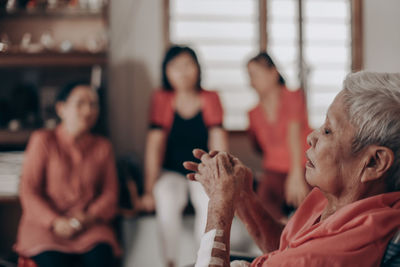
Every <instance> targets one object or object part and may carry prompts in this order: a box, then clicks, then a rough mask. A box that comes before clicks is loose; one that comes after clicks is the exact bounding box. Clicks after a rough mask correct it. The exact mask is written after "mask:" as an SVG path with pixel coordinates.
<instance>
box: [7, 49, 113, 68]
mask: <svg viewBox="0 0 400 267" xmlns="http://www.w3.org/2000/svg"><path fill="white" fill-rule="evenodd" d="M106 62H107V54H106V53H84V52H71V53H56V52H45V53H1V54H0V68H1V67H46V66H51V67H52V66H59V67H67V66H93V65H105V64H106Z"/></svg>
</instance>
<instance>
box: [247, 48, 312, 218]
mask: <svg viewBox="0 0 400 267" xmlns="http://www.w3.org/2000/svg"><path fill="white" fill-rule="evenodd" d="M247 67H248V72H249V76H250V82H251V86H252V87H253V88H254V89H255V90H256V92H257V94H258V96H259V103H258V104H257V106H256V107H254V108H253V109H252V110H250V112H249V130H248V131H249V134H250V136H251V138H252V141H253V142H254V143H255V145H256V147H257V148H258V150H260V151H261V152H262V154H263V169H264V175H263V177H262V179H261V180H260V182H259V184H258V186H257V194H258V195H259V197H260V198H261V200H262V201H263V204H264V205H265V207H266V208H267V209H268V210H269V211H270V213H271V215H272V216H274V217H275V218H276V219H280V218H282V217H283V216H285V215H286V213H287V212H288V209H287V208H288V205H292V206H296V207H297V206H298V205H299V204H300V203H301V201H303V199H304V198H305V196H306V195H307V194H308V192H309V187H308V185H307V184H306V183H305V182H304V172H305V162H306V158H305V151H306V150H307V148H308V145H307V142H306V138H307V135H308V134H309V133H310V132H311V130H310V128H309V126H308V119H307V108H306V103H305V99H304V95H303V91H302V90H301V89H299V90H297V91H289V90H288V89H287V87H286V86H285V80H284V79H283V77H282V76H281V74H280V73H279V72H278V70H277V69H276V67H275V64H274V62H273V61H272V59H271V58H270V56H269V55H268V54H267V53H265V52H262V53H260V54H258V55H257V56H255V57H253V58H252V59H250V60H249V63H248V65H247ZM285 211H286V212H285Z"/></svg>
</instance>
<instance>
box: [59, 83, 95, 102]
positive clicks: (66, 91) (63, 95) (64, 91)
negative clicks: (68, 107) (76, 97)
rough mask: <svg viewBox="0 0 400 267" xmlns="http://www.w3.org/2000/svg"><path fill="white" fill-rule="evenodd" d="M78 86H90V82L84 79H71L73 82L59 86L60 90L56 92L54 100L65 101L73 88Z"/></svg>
mask: <svg viewBox="0 0 400 267" xmlns="http://www.w3.org/2000/svg"><path fill="white" fill-rule="evenodd" d="M78 86H89V87H90V83H89V82H87V81H86V80H80V81H73V82H69V83H67V84H66V85H65V86H64V87H63V88H61V90H60V92H58V95H57V97H56V102H65V101H67V99H68V97H69V96H70V94H71V92H72V91H73V90H74V88H76V87H78Z"/></svg>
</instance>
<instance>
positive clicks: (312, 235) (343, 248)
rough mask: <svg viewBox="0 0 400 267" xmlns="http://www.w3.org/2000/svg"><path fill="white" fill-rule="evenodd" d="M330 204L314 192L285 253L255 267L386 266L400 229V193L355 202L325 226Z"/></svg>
mask: <svg viewBox="0 0 400 267" xmlns="http://www.w3.org/2000/svg"><path fill="white" fill-rule="evenodd" d="M326 205H327V200H326V198H325V197H324V195H323V194H322V193H321V191H320V190H319V189H314V190H313V191H312V192H311V193H310V194H309V196H308V197H307V198H306V200H305V201H304V203H303V204H302V205H301V206H300V207H299V209H298V210H297V211H296V213H295V214H294V216H293V218H291V219H290V221H289V222H288V224H287V225H286V227H285V229H284V230H283V233H282V236H281V240H280V245H279V249H278V250H276V251H274V252H271V253H269V254H267V255H264V256H261V257H258V258H257V259H256V260H255V261H253V263H252V264H251V266H252V267H261V266H262V267H274V266H280V267H286V266H287V267H289V266H296V267H320V266H332V267H354V266H363V267H368V266H380V263H381V260H382V257H383V254H384V252H385V250H386V246H387V244H388V242H389V240H390V239H391V238H392V237H393V235H394V234H395V233H396V232H397V230H398V229H399V227H400V192H392V193H386V194H381V195H376V196H373V197H369V198H365V199H362V200H359V201H356V202H353V203H351V204H349V205H347V206H345V207H343V208H341V209H339V210H338V211H336V212H335V213H334V214H333V215H331V216H330V217H328V218H327V219H325V220H323V221H319V218H320V216H321V213H322V211H323V210H324V208H325V207H326Z"/></svg>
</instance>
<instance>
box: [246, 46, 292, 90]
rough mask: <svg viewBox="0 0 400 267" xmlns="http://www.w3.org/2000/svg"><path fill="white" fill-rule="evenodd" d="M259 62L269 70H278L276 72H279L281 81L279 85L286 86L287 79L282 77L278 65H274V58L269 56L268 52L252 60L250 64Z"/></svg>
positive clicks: (261, 53) (279, 80)
mask: <svg viewBox="0 0 400 267" xmlns="http://www.w3.org/2000/svg"><path fill="white" fill-rule="evenodd" d="M251 62H257V63H259V64H261V65H264V66H265V67H267V68H274V69H276V71H277V72H278V75H279V79H278V83H279V84H280V85H285V84H286V82H285V79H284V78H283V77H282V75H281V74H280V72H279V71H278V69H277V68H276V65H275V63H274V61H273V60H272V58H271V57H270V56H269V55H268V54H267V52H260V53H259V54H258V55H257V56H255V57H253V58H251V59H250V60H249V62H248V64H249V63H251Z"/></svg>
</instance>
